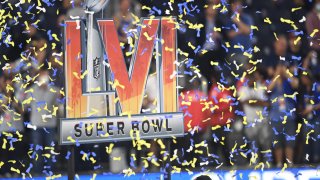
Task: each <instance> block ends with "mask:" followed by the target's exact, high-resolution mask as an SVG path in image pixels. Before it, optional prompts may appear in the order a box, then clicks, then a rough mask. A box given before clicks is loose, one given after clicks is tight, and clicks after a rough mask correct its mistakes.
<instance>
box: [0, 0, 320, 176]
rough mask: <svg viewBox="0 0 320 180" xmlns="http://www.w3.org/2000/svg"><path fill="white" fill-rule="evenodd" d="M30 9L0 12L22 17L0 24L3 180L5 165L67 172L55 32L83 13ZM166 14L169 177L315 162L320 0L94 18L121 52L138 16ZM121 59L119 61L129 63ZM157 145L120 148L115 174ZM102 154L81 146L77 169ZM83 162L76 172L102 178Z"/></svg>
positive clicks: (238, 1)
mask: <svg viewBox="0 0 320 180" xmlns="http://www.w3.org/2000/svg"><path fill="white" fill-rule="evenodd" d="M10 2H11V4H16V3H18V2H19V1H17V0H12V1H10ZM32 3H34V2H30V1H29V3H25V4H21V5H19V6H16V8H11V7H10V5H9V4H8V3H1V4H0V7H1V9H9V10H10V9H11V10H10V12H11V14H12V15H13V16H14V15H17V16H19V14H20V16H21V13H26V15H25V16H24V17H22V20H20V21H19V22H18V21H17V20H14V18H13V19H12V20H11V21H8V22H7V26H8V27H9V28H7V30H6V31H4V33H2V35H3V37H2V38H4V37H5V38H6V39H7V40H6V43H2V42H1V44H0V47H1V48H0V54H1V64H0V67H1V70H0V102H1V103H0V104H1V107H0V118H1V119H0V131H1V132H2V135H1V136H0V137H1V138H0V139H1V142H0V145H2V148H1V150H0V151H1V154H2V155H1V158H0V171H1V174H2V175H5V174H6V173H9V174H10V173H12V172H15V171H14V170H15V169H14V170H12V167H13V166H15V167H16V166H19V167H20V168H23V169H26V171H28V170H29V171H30V170H31V171H33V172H35V173H38V174H40V173H44V174H45V175H53V171H54V170H56V169H58V170H59V171H64V170H65V168H66V164H65V163H64V162H65V160H66V159H68V158H69V156H70V152H69V151H68V150H66V148H63V147H60V146H58V145H57V136H58V135H57V119H58V118H62V117H64V104H65V98H64V71H63V62H64V57H63V50H62V49H63V44H62V39H63V38H62V37H63V35H62V34H63V33H62V32H63V27H64V26H65V24H64V20H68V19H80V18H85V16H86V12H85V11H84V9H83V7H84V4H83V2H82V1H80V0H74V1H69V0H62V1H55V2H54V3H53V2H49V1H48V2H42V3H46V4H47V8H46V9H45V10H41V9H37V8H35V7H33V6H32ZM41 11H42V12H41ZM169 15H174V16H176V17H178V22H179V25H180V27H179V29H178V48H179V50H178V51H179V59H178V61H179V62H180V67H179V74H180V75H181V77H179V81H180V84H179V87H180V89H179V90H180V96H179V103H180V110H181V111H183V112H184V116H185V119H184V121H185V131H186V137H184V138H177V139H174V140H173V143H172V148H171V150H172V154H173V155H172V156H173V160H172V164H173V165H174V166H175V167H183V166H184V165H186V164H187V165H190V167H193V168H198V169H201V168H203V167H207V166H210V167H215V168H218V167H224V166H233V165H238V166H247V165H252V166H253V167H257V166H262V165H263V166H265V167H274V166H276V167H283V166H284V164H286V165H287V166H293V165H294V164H317V163H320V135H319V132H320V119H319V118H320V99H319V98H320V60H319V57H320V54H319V53H320V46H319V42H318V41H319V40H318V39H319V37H320V33H319V29H320V1H319V0H313V1H312V2H310V1H304V0H276V1H275V0H264V1H253V0H246V1H245V0H243V1H242V0H229V1H226V0H207V1H206V0H201V1H188V2H180V1H179V2H174V3H171V1H170V2H169V1H160V0H159V1H158V0H157V1H150V0H140V1H134V0H119V1H116V0H111V2H110V4H109V5H108V7H107V8H105V9H104V10H103V11H102V12H99V13H97V14H96V15H95V16H96V17H97V18H101V17H102V18H111V17H113V18H114V20H115V24H116V27H117V31H118V35H119V40H120V41H121V43H123V44H124V46H123V47H124V48H123V51H124V52H128V51H132V49H130V48H131V46H130V44H129V43H130V42H129V41H128V37H130V36H131V37H132V34H131V33H132V31H130V30H132V29H135V28H137V27H135V24H134V23H133V22H134V18H135V16H137V17H147V16H169ZM17 24H18V25H17ZM8 35H10V37H8ZM4 42H5V41H4ZM12 43H14V46H12ZM130 60H131V57H130V56H127V57H126V61H127V64H129V63H130ZM155 73H156V72H155V67H154V66H153V67H152V68H151V70H150V77H149V78H148V82H147V87H146V94H147V95H146V96H145V97H146V98H145V99H144V103H143V109H142V112H152V111H154V110H155V108H156V105H155V101H156V98H157V97H156V96H155V94H156V93H154V92H155V91H157V88H156V84H157V81H156V78H155ZM129 144H130V143H129ZM159 144H160V145H161V143H159V141H154V142H151V147H150V148H148V149H143V150H137V149H134V148H132V149H130V148H126V150H125V151H127V152H126V153H127V157H128V158H127V159H128V160H127V162H125V163H124V164H125V165H124V166H127V167H133V166H139V165H133V163H132V159H133V157H136V156H132V153H134V154H137V155H139V156H140V158H141V162H139V163H140V165H141V164H143V163H142V161H144V160H145V159H147V158H145V157H146V154H149V155H150V153H151V154H153V155H152V157H153V158H156V157H159V156H160V154H161V152H162V149H161V148H160V146H159ZM106 146H107V145H104V144H102V145H92V146H89V145H86V146H82V147H83V148H82V149H81V148H79V150H78V151H77V153H78V154H77V155H76V157H77V159H78V160H77V161H79V163H83V162H82V161H83V159H86V157H88V158H89V157H90V153H91V156H93V157H96V156H97V157H100V156H99V152H101V154H103V153H104V154H105V152H106ZM125 146H126V145H125ZM131 146H132V145H131ZM93 152H95V153H93ZM119 152H120V155H123V154H124V153H121V152H122V151H119ZM84 154H86V157H84ZM149 155H148V156H149ZM14 160H16V161H14ZM111 160H112V158H111ZM111 160H106V158H105V157H102V156H101V157H100V159H99V161H101V162H110V161H111ZM2 162H3V163H2ZM19 162H20V163H19ZM89 162H90V161H89ZM139 163H138V164H139ZM261 163H262V164H261ZM87 164H90V166H89V165H87ZM87 164H83V166H81V167H77V168H79V169H80V170H96V169H99V168H101V167H100V166H98V165H97V164H95V163H93V162H92V163H91V162H90V163H87ZM110 168H112V167H110ZM122 169H123V168H122ZM142 169H143V168H142Z"/></svg>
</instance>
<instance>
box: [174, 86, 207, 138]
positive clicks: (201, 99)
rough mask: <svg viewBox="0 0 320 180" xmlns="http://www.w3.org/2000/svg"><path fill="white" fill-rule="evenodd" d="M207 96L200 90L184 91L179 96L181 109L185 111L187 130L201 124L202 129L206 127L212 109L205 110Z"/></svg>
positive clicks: (185, 126)
mask: <svg viewBox="0 0 320 180" xmlns="http://www.w3.org/2000/svg"><path fill="white" fill-rule="evenodd" d="M205 98H206V95H205V94H204V93H203V92H201V91H199V90H190V91H184V92H182V93H181V95H180V96H179V104H180V110H181V111H182V112H183V113H184V129H185V132H189V131H190V129H193V128H194V127H195V126H199V127H200V128H201V130H202V131H203V130H205V129H206V127H207V125H208V123H209V118H210V110H209V109H205V110H203V108H204V107H205V105H204V104H203V103H205V102H206V100H205ZM202 110H203V111H202Z"/></svg>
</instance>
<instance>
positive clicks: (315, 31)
mask: <svg viewBox="0 0 320 180" xmlns="http://www.w3.org/2000/svg"><path fill="white" fill-rule="evenodd" d="M317 32H319V29H314V30H313V31H312V33H311V34H310V37H314V35H315V34H316V33H317Z"/></svg>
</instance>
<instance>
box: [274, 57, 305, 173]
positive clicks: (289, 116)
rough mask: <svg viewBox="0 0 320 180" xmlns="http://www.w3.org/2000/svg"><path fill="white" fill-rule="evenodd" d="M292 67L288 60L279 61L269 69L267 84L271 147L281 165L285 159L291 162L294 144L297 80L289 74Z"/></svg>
mask: <svg viewBox="0 0 320 180" xmlns="http://www.w3.org/2000/svg"><path fill="white" fill-rule="evenodd" d="M293 68H294V67H291V66H289V64H288V62H286V61H283V62H281V63H279V64H278V65H277V67H276V69H275V70H274V71H273V70H270V69H269V73H271V74H269V76H270V77H272V78H271V80H270V83H269V84H268V93H269V96H270V100H271V102H272V103H271V107H270V111H269V116H270V119H271V126H272V129H273V135H274V137H273V148H274V155H275V163H276V165H277V167H282V165H283V163H284V161H283V159H284V156H283V153H285V159H286V161H287V162H288V163H289V165H292V164H293V156H294V154H293V148H294V145H295V130H296V123H295V120H296V95H297V94H296V93H297V92H296V89H297V88H298V86H299V80H298V79H297V78H296V77H295V76H291V74H292V73H293Z"/></svg>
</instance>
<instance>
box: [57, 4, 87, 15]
mask: <svg viewBox="0 0 320 180" xmlns="http://www.w3.org/2000/svg"><path fill="white" fill-rule="evenodd" d="M62 5H63V8H64V11H65V12H66V19H81V18H85V16H86V14H85V10H84V8H83V7H82V0H75V1H69V0H63V3H62Z"/></svg>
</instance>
